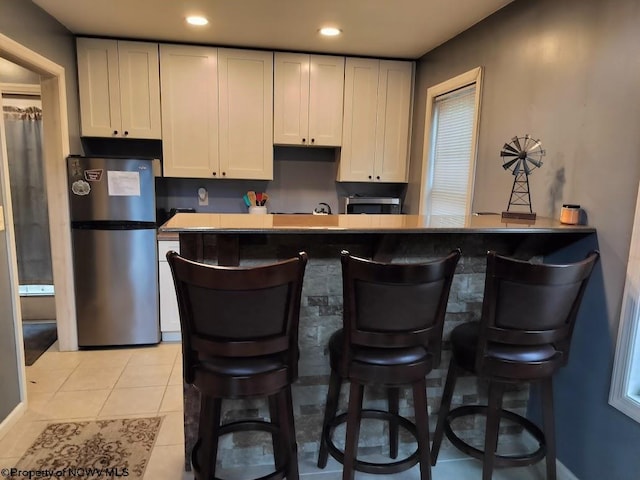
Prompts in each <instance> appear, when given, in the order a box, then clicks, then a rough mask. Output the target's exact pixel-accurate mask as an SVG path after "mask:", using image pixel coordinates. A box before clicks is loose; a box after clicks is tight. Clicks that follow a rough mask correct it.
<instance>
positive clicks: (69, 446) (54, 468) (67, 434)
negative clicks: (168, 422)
mask: <svg viewBox="0 0 640 480" xmlns="http://www.w3.org/2000/svg"><path fill="white" fill-rule="evenodd" d="M161 421H162V418H161V417H151V418H129V419H127V418H120V419H117V420H96V421H87V422H68V423H52V424H49V425H47V427H46V428H45V429H44V431H43V432H42V433H41V434H40V436H39V437H38V438H37V439H36V441H35V442H34V443H33V445H31V447H29V449H28V450H27V451H26V453H25V454H24V455H23V457H22V458H21V459H20V460H19V461H18V464H17V465H16V468H17V469H18V470H22V471H23V472H24V471H28V472H41V473H39V474H38V478H55V479H58V478H65V479H66V478H78V477H80V478H117V477H126V478H127V479H128V480H139V479H142V476H143V474H144V471H145V468H146V467H147V464H148V463H149V457H150V456H151V449H152V448H153V445H154V443H155V441H156V437H157V435H158V430H159V429H160V423H161ZM35 475H36V474H35V473H34V474H33V476H34V478H35Z"/></svg>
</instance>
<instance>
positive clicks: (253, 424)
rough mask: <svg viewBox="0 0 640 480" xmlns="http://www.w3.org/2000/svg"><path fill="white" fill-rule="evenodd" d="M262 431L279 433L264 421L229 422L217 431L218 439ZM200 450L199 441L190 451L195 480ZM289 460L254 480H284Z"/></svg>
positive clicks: (271, 424)
mask: <svg viewBox="0 0 640 480" xmlns="http://www.w3.org/2000/svg"><path fill="white" fill-rule="evenodd" d="M256 430H257V431H262V432H267V433H270V434H272V435H274V434H277V433H279V431H280V428H279V427H278V426H277V425H275V424H273V423H271V422H267V421H266V420H238V421H236V422H230V423H227V424H225V425H221V426H220V427H219V429H218V437H221V436H222V435H228V434H229V433H234V432H251V431H256ZM199 448H200V439H198V441H196V444H195V445H194V446H193V450H191V465H192V468H193V471H194V473H195V474H196V478H197V477H198V474H199V473H200V471H201V470H200V466H199V465H198V455H197V453H198V449H199ZM290 462H291V459H290V458H288V459H287V461H286V462H285V465H284V466H283V467H281V468H279V469H277V470H275V471H273V472H271V473H269V474H267V475H264V476H262V477H258V478H255V479H254V480H284V479H285V478H286V476H287V470H288V468H289V463H290ZM214 480H223V479H221V478H218V477H214Z"/></svg>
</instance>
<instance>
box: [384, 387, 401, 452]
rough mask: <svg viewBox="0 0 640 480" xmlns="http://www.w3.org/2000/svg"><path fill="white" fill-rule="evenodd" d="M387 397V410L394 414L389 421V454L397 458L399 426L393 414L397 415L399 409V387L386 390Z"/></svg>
mask: <svg viewBox="0 0 640 480" xmlns="http://www.w3.org/2000/svg"><path fill="white" fill-rule="evenodd" d="M387 395H388V398H389V412H390V413H392V414H393V415H394V416H393V417H391V420H390V421H389V456H390V457H391V458H398V432H399V426H398V422H397V421H396V419H395V415H398V411H399V410H400V389H399V388H394V387H390V388H389V389H388V390H387Z"/></svg>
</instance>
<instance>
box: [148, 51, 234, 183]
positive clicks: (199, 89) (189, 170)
mask: <svg viewBox="0 0 640 480" xmlns="http://www.w3.org/2000/svg"><path fill="white" fill-rule="evenodd" d="M217 62H218V50H217V49H216V48H212V47H197V46H190V45H160V81H161V82H160V83H161V91H162V152H163V160H162V163H163V175H164V176H165V177H190V178H219V177H221V176H222V174H221V172H220V164H219V161H218V68H217Z"/></svg>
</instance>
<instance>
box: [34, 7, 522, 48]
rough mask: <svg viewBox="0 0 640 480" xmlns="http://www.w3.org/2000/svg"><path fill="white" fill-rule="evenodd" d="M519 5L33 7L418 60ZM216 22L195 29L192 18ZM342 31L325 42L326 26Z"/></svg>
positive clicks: (235, 38) (141, 29) (124, 27)
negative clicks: (190, 22)
mask: <svg viewBox="0 0 640 480" xmlns="http://www.w3.org/2000/svg"><path fill="white" fill-rule="evenodd" d="M511 1H512V0H314V1H311V0H180V1H164V0H162V1H158V0H103V1H96V0H93V1H91V0H33V2H34V3H35V4H36V5H38V6H40V7H41V8H42V9H44V10H45V11H46V12H48V13H49V14H50V15H52V16H53V17H55V18H56V19H57V20H58V21H59V22H60V23H62V24H63V25H64V26H66V27H67V28H68V29H69V30H70V31H71V32H73V33H74V34H78V35H95V36H108V37H118V38H131V39H146V40H157V41H164V42H185V43H197V44H211V45H219V46H238V47H252V48H263V49H269V50H289V51H303V52H319V53H335V54H340V55H362V56H374V57H390V58H407V59H416V58H419V57H420V56H422V55H423V54H424V53H426V52H428V51H429V50H431V49H433V48H435V47H437V46H438V45H440V44H442V43H444V42H445V41H447V40H448V39H450V38H452V37H454V36H456V35H457V34H458V33H460V32H462V31H464V30H466V29H467V28H469V27H471V26H472V25H474V24H476V23H478V22H479V21H480V20H482V19H483V18H485V17H487V16H489V15H491V14H492V13H493V12H495V11H496V10H499V9H500V8H502V7H504V6H505V5H507V4H508V3H511ZM192 14H199V15H204V16H206V17H207V18H208V19H209V22H210V23H209V25H207V26H205V27H199V28H194V27H189V26H187V24H186V22H185V21H184V19H185V17H186V16H187V15H192ZM325 25H331V26H335V27H338V28H340V29H342V31H343V34H342V35H341V36H340V37H337V38H322V37H320V35H319V34H318V29H319V28H320V27H321V26H325Z"/></svg>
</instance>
